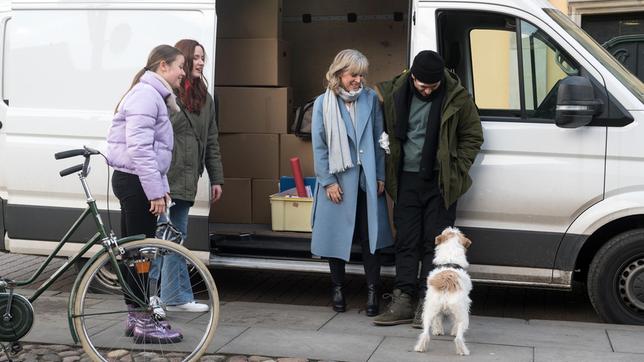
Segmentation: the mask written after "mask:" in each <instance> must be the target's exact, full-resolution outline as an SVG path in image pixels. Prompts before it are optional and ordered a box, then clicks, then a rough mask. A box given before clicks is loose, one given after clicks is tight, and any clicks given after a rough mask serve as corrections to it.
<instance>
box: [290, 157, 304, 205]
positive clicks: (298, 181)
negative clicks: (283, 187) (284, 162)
mask: <svg viewBox="0 0 644 362" xmlns="http://www.w3.org/2000/svg"><path fill="white" fill-rule="evenodd" d="M291 171H293V180H294V181H295V189H296V190H297V196H299V197H306V187H304V177H302V166H300V158H299V157H293V158H291Z"/></svg>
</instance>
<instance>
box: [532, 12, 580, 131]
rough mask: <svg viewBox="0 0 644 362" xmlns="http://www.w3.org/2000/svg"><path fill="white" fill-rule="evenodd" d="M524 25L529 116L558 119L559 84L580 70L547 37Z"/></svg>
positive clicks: (539, 31) (534, 28) (533, 27)
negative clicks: (556, 117) (556, 110)
mask: <svg viewBox="0 0 644 362" xmlns="http://www.w3.org/2000/svg"><path fill="white" fill-rule="evenodd" d="M520 24H521V59H522V60H523V67H522V71H523V94H524V100H525V109H526V114H527V116H528V117H531V118H532V117H534V118H546V119H554V118H555V108H556V105H557V93H556V92H557V89H558V87H557V86H558V85H559V81H560V80H561V79H563V78H565V77H567V76H569V75H579V69H578V67H577V66H575V65H572V64H571V63H572V62H571V61H570V60H568V57H567V56H566V55H565V54H564V53H563V52H561V51H560V50H558V49H557V46H556V45H555V44H554V42H553V41H552V39H551V38H550V37H549V36H548V35H547V34H545V33H544V32H542V31H541V30H539V29H537V28H536V27H535V26H534V25H532V24H530V23H528V22H527V21H523V20H522V21H521V22H520Z"/></svg>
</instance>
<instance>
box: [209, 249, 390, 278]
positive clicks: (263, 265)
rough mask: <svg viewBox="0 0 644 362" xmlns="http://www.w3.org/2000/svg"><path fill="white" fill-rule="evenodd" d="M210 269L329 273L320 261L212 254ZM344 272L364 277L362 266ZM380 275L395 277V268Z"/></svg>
mask: <svg viewBox="0 0 644 362" xmlns="http://www.w3.org/2000/svg"><path fill="white" fill-rule="evenodd" d="M210 267H213V268H239V269H255V270H273V271H295V272H307V273H329V264H327V262H326V261H325V260H321V259H308V260H306V259H281V258H261V257H248V256H239V255H215V254H212V253H211V254H210ZM346 272H347V274H353V275H364V268H363V267H362V264H356V263H348V264H347V265H346ZM381 275H382V276H387V277H393V276H394V275H395V268H394V267H393V266H383V267H382V268H381Z"/></svg>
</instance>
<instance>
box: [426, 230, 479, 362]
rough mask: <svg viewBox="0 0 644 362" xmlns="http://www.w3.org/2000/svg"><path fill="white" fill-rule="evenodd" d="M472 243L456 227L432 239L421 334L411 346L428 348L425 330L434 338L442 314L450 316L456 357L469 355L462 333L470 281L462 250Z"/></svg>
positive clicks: (467, 320) (467, 319)
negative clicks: (431, 262) (430, 264)
mask: <svg viewBox="0 0 644 362" xmlns="http://www.w3.org/2000/svg"><path fill="white" fill-rule="evenodd" d="M471 244H472V242H471V241H470V240H469V239H468V238H466V237H465V235H463V233H461V232H460V230H458V229H457V228H451V227H448V228H446V229H445V230H443V232H442V233H441V234H440V235H438V236H437V237H436V249H435V253H434V255H435V256H434V260H433V263H434V270H432V272H431V273H429V276H428V277H427V295H426V296H425V303H424V304H423V332H422V333H421V334H420V336H418V342H417V343H416V346H415V347H414V351H416V352H425V351H426V350H427V348H428V347H429V340H430V336H429V328H430V326H431V329H432V334H433V335H435V336H438V335H442V334H443V315H446V316H449V315H451V317H452V331H451V332H452V333H451V334H452V335H454V336H455V337H454V344H455V345H456V354H459V355H462V356H463V355H464V356H467V355H469V354H470V351H469V349H467V346H466V345H465V340H464V339H463V334H464V333H465V332H466V331H467V328H468V326H469V324H470V304H471V303H472V300H470V297H469V293H470V290H472V281H471V280H470V276H469V275H468V274H467V272H466V271H465V270H466V269H467V267H468V266H469V264H468V263H467V259H466V258H465V251H466V250H467V248H469V246H470V245H471Z"/></svg>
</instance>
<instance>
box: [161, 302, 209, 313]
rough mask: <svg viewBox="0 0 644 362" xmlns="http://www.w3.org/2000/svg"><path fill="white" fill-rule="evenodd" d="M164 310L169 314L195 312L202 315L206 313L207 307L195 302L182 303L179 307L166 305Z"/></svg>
mask: <svg viewBox="0 0 644 362" xmlns="http://www.w3.org/2000/svg"><path fill="white" fill-rule="evenodd" d="M165 309H167V310H168V311H170V312H196V313H202V312H207V311H208V309H209V308H208V305H207V304H203V303H197V302H190V303H184V304H179V305H166V306H165Z"/></svg>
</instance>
